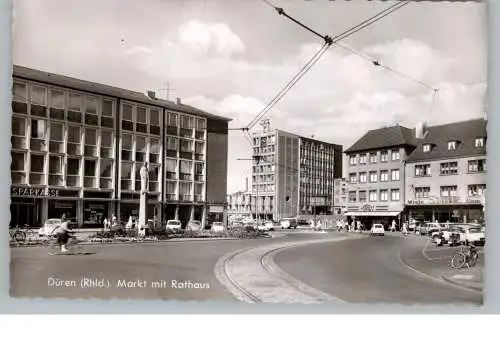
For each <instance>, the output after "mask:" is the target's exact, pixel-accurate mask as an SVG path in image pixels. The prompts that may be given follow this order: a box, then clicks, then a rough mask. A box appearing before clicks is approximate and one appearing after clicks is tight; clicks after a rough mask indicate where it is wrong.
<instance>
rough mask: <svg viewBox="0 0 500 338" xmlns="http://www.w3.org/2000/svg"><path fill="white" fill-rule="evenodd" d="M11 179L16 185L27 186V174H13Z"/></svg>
mask: <svg viewBox="0 0 500 338" xmlns="http://www.w3.org/2000/svg"><path fill="white" fill-rule="evenodd" d="M10 177H11V179H12V183H14V184H26V173H25V172H11V173H10Z"/></svg>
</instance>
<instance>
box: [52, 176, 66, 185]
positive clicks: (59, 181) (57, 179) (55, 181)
mask: <svg viewBox="0 0 500 338" xmlns="http://www.w3.org/2000/svg"><path fill="white" fill-rule="evenodd" d="M49 185H51V186H55V187H62V186H64V176H63V175H62V174H59V175H49Z"/></svg>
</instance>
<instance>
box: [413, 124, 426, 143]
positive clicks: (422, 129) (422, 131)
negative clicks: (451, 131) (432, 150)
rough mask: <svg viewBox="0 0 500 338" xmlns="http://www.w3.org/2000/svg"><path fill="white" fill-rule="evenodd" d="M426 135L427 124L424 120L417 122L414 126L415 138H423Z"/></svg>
mask: <svg viewBox="0 0 500 338" xmlns="http://www.w3.org/2000/svg"><path fill="white" fill-rule="evenodd" d="M426 135H427V124H426V123H425V122H418V123H417V125H416V126H415V138H417V139H423V138H425V136H426Z"/></svg>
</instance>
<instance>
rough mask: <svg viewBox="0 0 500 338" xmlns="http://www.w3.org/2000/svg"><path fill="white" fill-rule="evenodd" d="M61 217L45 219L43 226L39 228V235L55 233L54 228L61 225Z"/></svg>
mask: <svg viewBox="0 0 500 338" xmlns="http://www.w3.org/2000/svg"><path fill="white" fill-rule="evenodd" d="M61 223H62V222H61V219H60V218H49V219H48V220H46V221H45V223H44V224H43V226H42V227H41V228H40V229H38V235H39V236H51V235H53V234H54V230H55V229H56V228H58V227H59V226H60V225H61Z"/></svg>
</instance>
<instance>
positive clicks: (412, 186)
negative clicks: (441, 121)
mask: <svg viewBox="0 0 500 338" xmlns="http://www.w3.org/2000/svg"><path fill="white" fill-rule="evenodd" d="M486 124H487V122H486V120H484V119H476V120H469V121H463V122H458V123H450V124H445V125H439V126H432V127H428V128H427V127H425V126H423V125H420V127H419V128H418V129H417V131H416V133H417V138H416V148H415V150H414V151H413V153H412V154H411V155H410V156H409V157H408V158H407V161H406V162H407V164H406V205H407V210H406V214H407V216H408V217H409V218H413V219H417V220H428V221H439V222H447V221H450V222H474V221H477V222H480V221H481V220H482V219H483V217H484V214H483V207H484V203H485V192H486Z"/></svg>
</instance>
